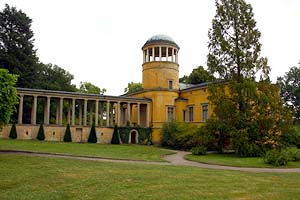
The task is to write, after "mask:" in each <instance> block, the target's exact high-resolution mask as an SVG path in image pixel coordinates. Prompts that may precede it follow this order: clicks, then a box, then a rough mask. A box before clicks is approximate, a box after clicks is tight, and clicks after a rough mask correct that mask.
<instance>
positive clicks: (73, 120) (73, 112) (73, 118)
mask: <svg viewBox="0 0 300 200" xmlns="http://www.w3.org/2000/svg"><path fill="white" fill-rule="evenodd" d="M75 101H76V99H72V126H75Z"/></svg>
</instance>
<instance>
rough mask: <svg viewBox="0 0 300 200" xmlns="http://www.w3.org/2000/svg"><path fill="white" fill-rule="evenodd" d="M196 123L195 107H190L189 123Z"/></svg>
mask: <svg viewBox="0 0 300 200" xmlns="http://www.w3.org/2000/svg"><path fill="white" fill-rule="evenodd" d="M193 121H194V107H193V106H190V107H189V122H193Z"/></svg>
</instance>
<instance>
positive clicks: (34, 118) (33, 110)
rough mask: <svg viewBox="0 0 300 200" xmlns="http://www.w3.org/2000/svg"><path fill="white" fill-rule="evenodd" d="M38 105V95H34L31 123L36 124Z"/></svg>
mask: <svg viewBox="0 0 300 200" xmlns="http://www.w3.org/2000/svg"><path fill="white" fill-rule="evenodd" d="M36 107H37V96H33V104H32V109H31V124H32V125H36Z"/></svg>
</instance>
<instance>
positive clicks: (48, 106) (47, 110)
mask: <svg viewBox="0 0 300 200" xmlns="http://www.w3.org/2000/svg"><path fill="white" fill-rule="evenodd" d="M50 100H51V97H49V96H47V103H46V109H45V115H44V116H46V120H45V124H46V125H49V124H50Z"/></svg>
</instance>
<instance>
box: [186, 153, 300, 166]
mask: <svg viewBox="0 0 300 200" xmlns="http://www.w3.org/2000/svg"><path fill="white" fill-rule="evenodd" d="M185 158H186V159H188V160H192V161H196V162H202V163H208V164H217V165H227V166H237V167H259V168H276V167H274V166H272V165H269V164H266V163H264V160H263V158H262V157H251V158H247V157H246V158H244V157H239V156H237V155H235V154H229V153H227V154H207V155H203V156H197V155H187V156H186V157H185ZM277 168H278V167H277ZM281 168H300V162H289V163H288V164H287V165H286V166H281Z"/></svg>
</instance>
